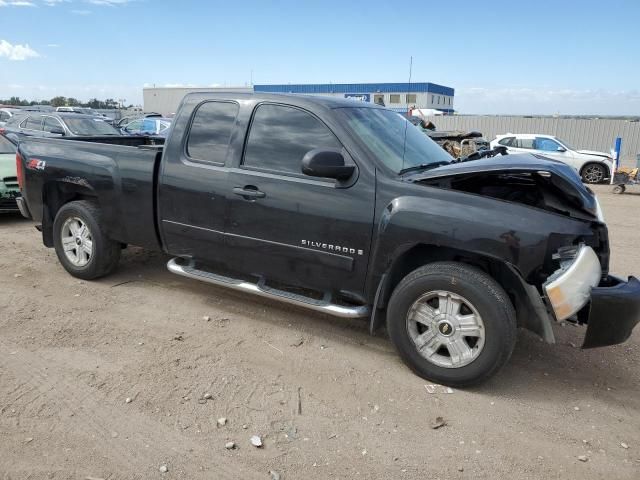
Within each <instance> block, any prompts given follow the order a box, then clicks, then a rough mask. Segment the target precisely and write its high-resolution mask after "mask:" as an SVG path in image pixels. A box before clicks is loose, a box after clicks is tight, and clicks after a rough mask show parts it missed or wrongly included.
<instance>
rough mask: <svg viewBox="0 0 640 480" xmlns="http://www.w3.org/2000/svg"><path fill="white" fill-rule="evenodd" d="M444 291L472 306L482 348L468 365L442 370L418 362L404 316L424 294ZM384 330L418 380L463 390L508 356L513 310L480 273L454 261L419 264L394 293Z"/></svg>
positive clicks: (512, 343)
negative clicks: (479, 325) (479, 326)
mask: <svg viewBox="0 0 640 480" xmlns="http://www.w3.org/2000/svg"><path fill="white" fill-rule="evenodd" d="M434 291H447V292H451V293H453V294H455V295H458V296H460V297H464V299H465V300H468V302H469V303H471V304H472V305H473V307H474V308H475V310H476V311H477V312H478V314H479V315H480V317H481V321H482V323H483V324H484V328H483V331H484V344H483V347H482V349H481V350H480V351H479V353H477V357H475V358H474V359H473V360H472V361H471V363H469V364H467V365H464V366H460V367H456V368H447V367H443V366H439V365H436V364H435V363H433V362H432V361H430V360H427V359H426V358H425V357H423V356H422V355H421V354H420V352H419V351H418V348H417V346H416V344H415V343H414V341H413V340H412V338H411V335H410V333H409V327H408V324H409V322H408V320H407V316H408V314H409V310H410V308H411V307H412V305H414V302H416V301H417V300H418V299H419V298H422V297H423V296H424V295H425V294H427V292H434ZM387 330H388V332H389V336H390V337H391V340H392V342H393V343H394V345H395V347H396V349H397V350H398V353H399V354H400V357H402V360H403V361H404V362H405V363H406V364H407V366H409V368H411V370H413V371H414V372H415V373H416V374H417V375H419V376H420V377H422V378H424V379H427V380H430V381H433V382H437V383H439V384H442V385H448V386H452V387H453V386H455V387H467V386H471V385H475V384H479V383H482V382H484V381H486V380H487V379H489V378H490V377H491V376H493V375H494V374H495V373H496V372H498V370H500V368H502V367H503V366H504V364H505V363H507V361H508V360H509V358H510V357H511V354H512V352H513V349H514V347H515V343H516V334H517V325H516V315H515V310H514V308H513V305H512V303H511V301H510V299H509V297H508V296H507V294H506V293H505V291H504V290H503V289H502V287H501V286H500V285H499V284H498V283H497V282H496V281H495V280H494V279H493V278H491V277H490V276H489V275H487V274H486V273H484V272H483V271H481V270H479V269H477V268H474V267H471V266H468V265H465V264H462V263H455V262H437V263H431V264H428V265H425V266H423V267H420V268H418V269H417V270H414V271H413V272H411V273H410V274H408V275H407V276H406V277H405V278H404V279H403V280H402V281H401V282H400V283H399V284H398V286H397V287H396V288H395V290H394V291H393V294H392V295H391V299H390V301H389V305H388V308H387Z"/></svg>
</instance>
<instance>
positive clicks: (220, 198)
mask: <svg viewBox="0 0 640 480" xmlns="http://www.w3.org/2000/svg"><path fill="white" fill-rule="evenodd" d="M125 138H126V139H127V140H126V142H123V141H122V140H121V139H118V138H108V137H99V138H84V139H66V138H35V137H28V138H25V139H24V140H22V141H21V143H20V145H19V148H18V153H17V155H16V160H17V166H18V179H19V182H20V188H21V192H22V194H23V197H22V198H19V199H18V205H19V206H20V209H21V211H22V213H23V215H25V216H27V217H30V218H33V219H34V220H35V221H36V222H37V223H38V224H39V228H40V230H41V231H42V239H43V243H44V245H45V246H47V247H53V248H55V251H56V254H57V256H58V259H59V261H60V263H61V264H62V266H63V267H64V268H65V269H66V270H67V272H69V273H70V274H71V275H73V276H75V277H78V278H82V279H87V280H90V279H95V278H99V277H102V276H105V275H108V274H109V273H111V272H113V271H114V269H115V268H116V267H117V265H118V261H119V258H120V252H121V249H122V248H123V245H127V244H130V245H137V246H140V247H143V248H147V249H150V250H159V251H164V252H165V253H167V254H170V255H172V256H173V258H172V259H171V260H170V261H169V262H168V269H169V271H171V272H172V273H175V274H177V275H181V276H184V277H187V278H190V279H194V280H199V281H203V282H207V283H211V284H214V285H219V286H224V287H228V288H231V289H234V290H237V291H241V292H247V293H252V294H255V295H258V296H262V297H267V298H271V299H276V300H280V301H283V302H286V303H289V304H292V305H295V306H298V307H305V308H307V309H310V310H314V311H318V312H324V313H327V314H330V315H335V316H339V317H345V318H354V317H363V318H365V319H367V321H368V324H369V329H370V331H371V332H372V333H373V332H375V331H376V330H378V329H379V328H380V327H383V326H386V329H387V332H388V334H389V337H390V338H391V341H392V342H393V343H394V345H395V347H396V349H397V351H398V353H399V355H400V357H401V358H402V359H403V360H404V362H405V363H406V364H407V365H408V366H409V367H410V368H411V369H412V370H413V371H414V372H415V373H417V374H418V375H420V376H421V377H423V378H426V379H429V380H430V381H435V382H438V383H441V384H445V385H452V386H468V385H472V384H477V383H480V382H482V381H485V380H487V379H488V378H490V377H491V376H493V375H494V374H495V373H496V372H497V371H498V370H499V369H500V368H501V367H502V366H503V365H504V364H505V363H506V362H507V361H508V359H509V358H510V356H511V353H512V351H513V349H514V347H515V344H516V332H517V328H518V327H522V328H526V329H529V330H531V331H533V332H535V333H537V334H538V335H540V336H541V337H542V338H543V339H544V340H546V341H547V342H550V343H553V342H554V331H553V324H554V323H556V322H559V321H563V320H567V321H571V322H575V323H577V324H580V325H584V326H586V332H585V339H584V344H583V347H601V346H606V345H614V344H617V343H621V342H624V341H625V340H626V339H627V338H629V336H630V335H631V332H632V330H633V328H634V327H635V325H636V324H637V323H638V321H639V320H640V283H639V282H638V280H636V279H635V278H634V277H629V278H628V279H626V280H625V279H621V278H618V277H615V276H614V275H611V274H610V273H609V237H608V232H607V226H606V223H605V219H604V217H603V215H602V211H601V209H600V206H599V204H598V200H597V198H596V196H595V195H594V194H593V192H592V191H591V190H589V189H588V188H587V187H585V186H584V185H583V184H582V182H581V181H580V177H579V176H578V174H577V173H576V171H575V170H574V169H573V168H571V167H570V166H568V165H565V164H563V163H560V162H556V161H551V160H548V159H546V158H544V157H541V156H537V155H531V154H525V155H509V156H493V155H495V153H498V152H496V151H487V152H486V153H485V152H477V153H476V154H473V155H471V156H468V157H466V158H465V159H464V160H465V161H458V160H455V159H454V158H452V157H451V156H450V155H449V154H448V153H447V152H445V151H444V150H443V149H442V148H441V147H440V146H438V145H437V144H436V143H435V142H433V140H431V139H430V138H429V137H428V136H427V135H425V134H424V133H422V132H421V131H420V130H419V129H417V128H413V127H412V126H411V125H410V124H409V123H408V122H407V120H406V119H405V118H402V117H401V116H400V115H398V114H397V113H394V112H391V111H389V110H386V109H384V108H381V107H379V106H375V105H364V104H363V105H360V104H358V105H355V104H354V102H352V101H349V100H341V99H335V98H323V97H311V96H309V97H306V96H295V95H274V94H257V93H256V94H234V93H228V94H215V93H192V94H189V95H187V96H186V97H185V98H184V99H183V101H182V104H181V106H180V109H179V111H178V113H177V115H176V117H175V118H174V121H173V124H172V128H171V131H170V132H169V135H168V138H167V140H166V142H165V144H164V145H149V143H148V141H147V140H148V139H145V138H144V137H125ZM477 157H486V158H482V159H481V160H473V159H474V158H477ZM212 294H215V292H214V291H213V292H212ZM372 354H374V353H373V352H372ZM603 355H606V352H603ZM308 368H310V369H312V368H313V366H309V367H308Z"/></svg>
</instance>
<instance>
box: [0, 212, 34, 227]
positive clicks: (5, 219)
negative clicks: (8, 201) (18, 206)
mask: <svg viewBox="0 0 640 480" xmlns="http://www.w3.org/2000/svg"><path fill="white" fill-rule="evenodd" d="M29 222H31V220H27V219H26V218H24V217H23V216H22V215H21V214H20V212H9V213H0V227H3V228H4V227H11V226H14V225H20V226H23V225H26V224H28V223H29Z"/></svg>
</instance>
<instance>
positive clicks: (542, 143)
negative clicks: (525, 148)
mask: <svg viewBox="0 0 640 480" xmlns="http://www.w3.org/2000/svg"><path fill="white" fill-rule="evenodd" d="M559 146H560V145H559V144H558V143H557V142H555V141H554V140H551V139H550V138H540V137H538V138H536V144H535V148H536V150H544V151H545V152H557V151H558V147H559Z"/></svg>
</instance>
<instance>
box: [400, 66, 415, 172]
mask: <svg viewBox="0 0 640 480" xmlns="http://www.w3.org/2000/svg"><path fill="white" fill-rule="evenodd" d="M412 70H413V55H411V57H409V83H407V97H406V98H405V100H406V101H407V116H408V115H409V90H411V72H412ZM405 121H406V123H405V124H404V144H403V146H402V169H403V170H404V157H405V154H406V153H407V127H408V126H409V120H407V119H406V118H405Z"/></svg>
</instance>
